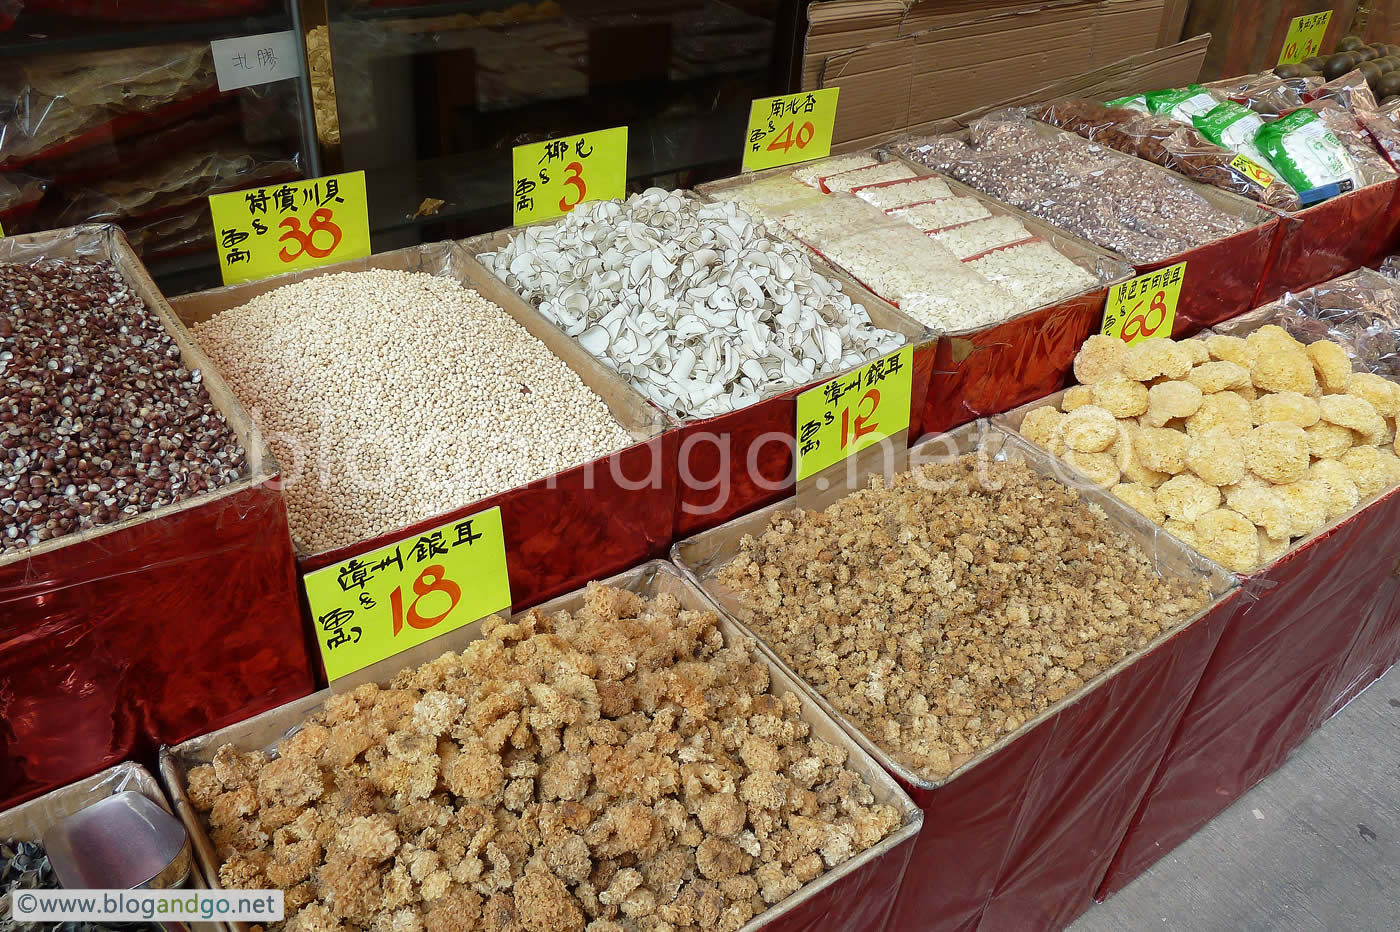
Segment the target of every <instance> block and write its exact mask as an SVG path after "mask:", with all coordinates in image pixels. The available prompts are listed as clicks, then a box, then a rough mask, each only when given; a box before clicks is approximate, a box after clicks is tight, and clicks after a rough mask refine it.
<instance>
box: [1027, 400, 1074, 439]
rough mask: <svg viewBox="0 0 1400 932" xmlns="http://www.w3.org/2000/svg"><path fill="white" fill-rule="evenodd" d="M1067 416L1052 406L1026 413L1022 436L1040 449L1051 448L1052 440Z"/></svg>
mask: <svg viewBox="0 0 1400 932" xmlns="http://www.w3.org/2000/svg"><path fill="white" fill-rule="evenodd" d="M1064 419H1065V416H1064V415H1063V414H1061V413H1060V412H1059V411H1056V410H1055V409H1054V408H1053V407H1051V406H1050V405H1046V406H1045V407H1043V408H1036V409H1034V410H1033V411H1028V412H1026V417H1025V419H1024V420H1022V421H1021V436H1022V437H1025V438H1026V439H1027V440H1029V441H1030V442H1031V443H1033V444H1035V445H1036V446H1038V447H1044V448H1046V449H1049V448H1050V442H1051V439H1052V438H1053V437H1054V436H1055V434H1056V432H1057V431H1059V430H1060V429H1061V427H1062V424H1063V422H1064Z"/></svg>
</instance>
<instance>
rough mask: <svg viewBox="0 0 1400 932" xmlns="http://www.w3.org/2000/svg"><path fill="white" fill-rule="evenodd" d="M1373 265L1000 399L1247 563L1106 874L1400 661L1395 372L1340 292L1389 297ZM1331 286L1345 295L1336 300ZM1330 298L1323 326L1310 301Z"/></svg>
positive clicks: (1180, 535)
mask: <svg viewBox="0 0 1400 932" xmlns="http://www.w3.org/2000/svg"><path fill="white" fill-rule="evenodd" d="M1349 277H1350V278H1353V279H1355V278H1356V276H1349ZM1361 277H1362V278H1364V279H1365V281H1364V282H1362V283H1360V284H1358V283H1356V282H1355V281H1353V282H1352V283H1351V285H1352V287H1350V288H1341V287H1338V286H1337V285H1335V284H1333V283H1329V285H1328V286H1322V287H1320V288H1319V289H1315V291H1322V292H1325V294H1324V295H1323V296H1314V295H1310V294H1309V293H1307V292H1305V293H1303V294H1302V295H1300V296H1297V297H1294V296H1290V297H1289V298H1288V299H1286V301H1285V302H1284V303H1283V305H1270V306H1266V307H1264V308H1261V309H1259V310H1257V311H1254V312H1251V313H1250V314H1247V315H1244V316H1242V317H1239V318H1236V319H1235V320H1232V321H1228V322H1226V323H1224V324H1220V325H1218V326H1217V327H1216V328H1214V330H1213V331H1212V332H1211V333H1210V334H1208V335H1206V334H1203V335H1202V336H1201V337H1198V338H1197V339H1193V340H1185V341H1180V342H1171V341H1166V340H1151V341H1147V342H1145V343H1142V344H1138V345H1137V346H1134V347H1131V348H1124V347H1123V346H1122V344H1120V343H1116V342H1115V341H1112V340H1109V339H1108V338H1104V337H1095V338H1093V339H1092V340H1091V341H1090V342H1089V343H1087V344H1086V345H1085V348H1084V350H1083V352H1082V353H1081V354H1080V357H1079V358H1078V359H1077V360H1076V364H1075V371H1076V374H1077V376H1078V377H1079V379H1080V383H1081V384H1079V385H1076V386H1074V387H1072V388H1070V389H1068V390H1066V391H1065V392H1063V393H1061V394H1059V395H1056V396H1051V397H1050V398H1047V399H1045V400H1044V402H1042V403H1039V404H1033V405H1028V406H1026V407H1024V408H1022V409H1019V410H1017V411H1014V412H1011V413H1009V414H1008V415H1006V416H1005V417H1004V418H1001V419H999V422H1000V423H1002V424H1004V425H1005V426H1006V427H1007V429H1011V430H1018V431H1019V432H1020V433H1021V434H1022V435H1023V436H1025V437H1026V438H1028V439H1030V440H1032V441H1033V442H1035V443H1037V444H1040V445H1042V446H1044V447H1046V448H1048V449H1049V450H1051V451H1053V452H1054V453H1055V454H1056V455H1057V456H1059V457H1061V458H1062V460H1063V462H1064V463H1065V464H1066V466H1067V468H1070V469H1073V470H1074V471H1075V472H1076V474H1078V475H1079V476H1081V477H1082V478H1083V479H1085V480H1087V481H1092V482H1094V483H1096V484H1098V485H1100V486H1102V487H1104V488H1107V489H1109V490H1110V491H1111V493H1112V494H1113V495H1115V496H1116V497H1118V498H1119V499H1121V500H1122V501H1124V502H1126V503H1128V504H1129V505H1131V506H1132V507H1133V508H1134V509H1136V510H1138V511H1139V512H1140V513H1141V514H1142V515H1143V516H1145V517H1146V518H1148V519H1149V520H1150V521H1152V522H1153V523H1154V524H1156V525H1159V526H1161V528H1162V529H1163V531H1165V532H1168V533H1170V534H1171V535H1172V536H1174V537H1175V538H1177V539H1178V540H1181V541H1183V542H1185V543H1187V544H1188V545H1189V546H1191V547H1193V548H1195V549H1196V550H1197V551H1199V552H1200V553H1203V554H1206V555H1209V556H1211V557H1213V558H1214V559H1217V560H1219V561H1220V562H1221V563H1222V564H1224V565H1225V566H1227V567H1229V568H1230V569H1232V570H1235V571H1237V572H1239V573H1241V574H1243V575H1242V586H1243V591H1244V594H1245V596H1246V597H1247V598H1246V600H1245V604H1244V607H1243V609H1242V610H1241V611H1240V612H1239V613H1238V617H1237V618H1236V619H1235V621H1234V622H1233V623H1232V624H1231V626H1230V628H1229V629H1228V630H1227V631H1226V633H1225V635H1224V636H1223V637H1222V638H1221V640H1220V643H1219V645H1218V646H1217V647H1216V650H1215V653H1214V655H1213V656H1212V658H1211V662H1210V665H1209V667H1208V668H1207V669H1206V671H1205V674H1204V676H1203V677H1202V679H1201V682H1200V685H1199V686H1198V687H1197V689H1196V691H1195V694H1194V695H1193V696H1192V698H1191V703H1190V705H1189V706H1188V708H1187V710H1186V713H1185V715H1184V716H1183V717H1182V720H1181V724H1180V725H1179V726H1178V728H1177V730H1176V734H1175V735H1174V736H1173V738H1172V742H1171V745H1170V747H1169V748H1168V750H1167V754H1166V757H1165V758H1164V760H1163V762H1162V764H1161V767H1160V768H1159V770H1158V772H1157V775H1156V776H1155V778H1154V780H1153V785H1152V789H1151V790H1150V792H1149V794H1148V797H1147V799H1146V800H1145V801H1144V803H1143V806H1142V809H1141V810H1140V811H1139V813H1138V814H1137V816H1136V817H1135V820H1134V825H1133V828H1132V830H1131V831H1130V832H1129V834H1128V836H1127V840H1126V841H1125V844H1124V847H1123V849H1122V850H1121V851H1120V852H1119V854H1118V856H1117V858H1116V860H1115V864H1114V868H1113V870H1112V871H1111V872H1110V873H1109V875H1108V878H1107V880H1106V881H1105V886H1104V890H1103V892H1104V893H1111V892H1113V891H1115V890H1117V889H1120V888H1121V887H1122V886H1123V885H1124V884H1126V883H1127V882H1128V881H1129V880H1131V879H1132V878H1133V877H1135V876H1137V875H1138V874H1140V873H1141V872H1142V871H1143V870H1144V869H1146V867H1147V866H1149V865H1150V864H1151V863H1152V862H1153V861H1155V860H1156V859H1157V858H1159V857H1161V856H1162V855H1163V854H1165V853H1166V852H1167V851H1169V850H1171V848H1172V847H1174V846H1175V845H1176V844H1178V843H1180V842H1181V841H1183V840H1185V839H1186V838H1187V837H1188V836H1189V835H1191V834H1192V833H1193V832H1194V831H1195V830H1196V829H1198V828H1199V827H1200V826H1202V825H1204V824H1205V823H1206V822H1207V821H1209V819H1210V818H1212V817H1213V816H1214V815H1215V814H1217V813H1218V812H1220V811H1221V810H1222V809H1224V808H1225V807H1226V806H1228V805H1229V804H1230V802H1231V801H1233V800H1234V799H1236V798H1238V796H1239V795H1240V794H1242V793H1243V792H1244V791H1245V790H1247V789H1249V788H1250V787H1251V786H1253V785H1254V784H1255V783H1257V782H1258V781H1259V780H1261V779H1263V777H1265V776H1267V775H1268V774H1269V773H1270V772H1272V771H1273V770H1274V769H1275V768H1277V767H1278V766H1279V765H1280V764H1281V763H1282V762H1283V761H1284V759H1286V758H1287V756H1288V754H1289V753H1290V752H1291V751H1292V750H1294V749H1295V748H1297V747H1298V745H1300V744H1301V743H1302V741H1303V739H1304V738H1306V737H1307V736H1308V734H1310V733H1311V732H1312V731H1313V730H1314V729H1315V728H1317V727H1318V725H1320V724H1321V723H1322V721H1324V720H1325V719H1326V718H1327V717H1328V716H1330V715H1331V714H1332V713H1333V712H1335V711H1336V709H1337V708H1339V707H1340V705H1341V704H1344V702H1345V700H1346V699H1349V698H1351V697H1352V696H1354V695H1355V694H1356V693H1357V692H1359V690H1360V689H1361V688H1364V686H1365V685H1367V684H1369V683H1370V682H1371V681H1373V680H1374V679H1375V678H1376V677H1377V676H1379V675H1380V673H1381V672H1383V671H1384V669H1385V668H1386V667H1388V666H1389V665H1390V663H1392V662H1393V661H1394V658H1395V653H1396V648H1397V639H1400V631H1397V625H1400V621H1397V618H1400V615H1397V609H1400V585H1397V582H1396V579H1395V577H1394V567H1395V564H1396V561H1397V560H1400V513H1397V511H1396V509H1397V508H1400V493H1397V490H1396V486H1397V485H1400V457H1397V456H1396V454H1395V447H1394V445H1395V434H1394V418H1395V414H1396V413H1397V412H1400V383H1397V382H1395V381H1392V380H1391V379H1388V378H1386V377H1385V376H1383V375H1380V374H1378V372H1377V371H1376V370H1377V369H1380V370H1381V371H1387V370H1385V369H1384V366H1386V365H1388V363H1385V362H1382V361H1380V360H1378V359H1377V358H1376V357H1375V356H1374V355H1372V356H1366V355H1364V354H1359V353H1358V351H1357V341H1355V340H1354V339H1351V338H1349V336H1348V323H1347V319H1346V318H1347V316H1348V315H1347V314H1346V313H1344V312H1342V313H1339V309H1338V308H1336V307H1335V305H1336V304H1337V303H1342V304H1344V305H1345V304H1346V303H1350V299H1353V298H1356V297H1357V296H1358V295H1365V296H1366V298H1367V303H1368V304H1369V305H1370V306H1372V307H1376V306H1378V305H1379V303H1380V302H1390V306H1392V307H1393V306H1394V302H1395V300H1396V294H1395V291H1394V282H1393V281H1391V280H1390V279H1387V278H1384V277H1383V276H1380V275H1376V274H1375V273H1370V272H1367V273H1363V274H1362V276H1361ZM1338 292H1342V293H1344V294H1345V295H1346V298H1347V300H1344V301H1342V302H1336V301H1329V300H1328V296H1331V295H1335V294H1336V293H1338ZM1319 304H1322V305H1326V304H1332V305H1334V306H1333V307H1331V308H1330V309H1329V308H1323V309H1322V310H1321V311H1319ZM1357 313H1358V311H1357V310H1354V309H1353V310H1351V316H1355V315H1356V314H1357ZM1327 314H1331V315H1332V316H1331V317H1330V318H1329V319H1330V322H1331V329H1329V324H1328V323H1327V322H1325V321H1324V320H1323V319H1320V316H1317V315H1327ZM1281 325H1283V326H1281ZM1372 336H1378V334H1372ZM1332 337H1336V339H1333V338H1332ZM1366 359H1371V360H1374V362H1373V363H1372V364H1369V365H1368V364H1367V363H1366V362H1365V361H1364V360H1366ZM1148 382H1150V383H1151V384H1150V386H1149V384H1148ZM1105 440H1106V441H1107V444H1106V445H1103V444H1102V443H1101V441H1105ZM1095 448H1098V449H1097V450H1096V449H1095ZM1357 553H1368V554H1375V555H1376V557H1375V558H1374V559H1366V560H1357V559H1355V554H1357Z"/></svg>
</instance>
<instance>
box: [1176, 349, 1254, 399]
mask: <svg viewBox="0 0 1400 932" xmlns="http://www.w3.org/2000/svg"><path fill="white" fill-rule="evenodd" d="M1189 342H1191V343H1199V342H1200V341H1199V340H1191V341H1189ZM1186 378H1187V380H1188V381H1189V382H1190V383H1191V384H1192V385H1194V386H1196V387H1197V388H1199V389H1200V390H1201V391H1203V392H1205V393H1206V394H1207V395H1213V394H1215V393H1216V392H1223V391H1230V390H1231V389H1237V388H1247V387H1248V386H1249V384H1250V375H1249V370H1248V369H1246V368H1245V367H1244V366H1242V365H1240V364H1239V363H1236V362H1204V363H1201V364H1200V365H1198V366H1196V367H1195V368H1194V369H1192V370H1191V372H1190V374H1188V375H1187V376H1186Z"/></svg>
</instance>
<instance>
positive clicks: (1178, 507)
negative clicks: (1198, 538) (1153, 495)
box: [1157, 473, 1220, 522]
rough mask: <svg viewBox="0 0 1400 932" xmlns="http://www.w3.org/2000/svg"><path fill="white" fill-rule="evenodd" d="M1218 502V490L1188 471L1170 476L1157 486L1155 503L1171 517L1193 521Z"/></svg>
mask: <svg viewBox="0 0 1400 932" xmlns="http://www.w3.org/2000/svg"><path fill="white" fill-rule="evenodd" d="M1219 504H1220V490H1219V489H1217V488H1216V487H1215V486H1213V485H1207V484H1206V483H1204V482H1202V481H1201V480H1200V479H1199V478H1197V477H1196V476H1193V475H1191V474H1190V473H1182V474H1181V475H1179V476H1172V477H1171V478H1170V479H1168V480H1167V481H1166V482H1164V483H1162V484H1161V485H1160V486H1159V487H1158V488H1157V505H1158V506H1159V507H1160V508H1161V509H1162V512H1163V514H1165V515H1167V516H1168V517H1171V518H1180V519H1181V520H1183V521H1192V522H1194V521H1195V520H1196V519H1197V518H1199V517H1200V516H1201V515H1203V514H1205V513H1206V512H1208V511H1210V510H1211V509H1212V508H1215V507H1216V506H1218V505H1219Z"/></svg>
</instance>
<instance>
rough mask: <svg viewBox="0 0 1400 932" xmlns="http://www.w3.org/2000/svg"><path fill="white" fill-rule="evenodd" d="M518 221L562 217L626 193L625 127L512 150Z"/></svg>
mask: <svg viewBox="0 0 1400 932" xmlns="http://www.w3.org/2000/svg"><path fill="white" fill-rule="evenodd" d="M511 166H512V178H513V179H514V186H513V188H512V190H511V204H512V207H513V216H514V218H515V223H516V225H517V226H519V225H520V224H522V223H530V222H532V221H535V220H548V219H550V218H552V217H562V216H563V215H564V214H567V213H568V212H569V211H571V210H573V209H574V208H575V207H577V206H578V205H580V204H582V203H583V202H584V201H607V200H612V199H614V198H623V197H626V196H627V127H625V126H618V127H614V128H613V129H600V130H597V131H595V132H592V133H583V134H581V135H578V136H564V137H562V138H560V139H550V140H548V141H546V142H532V143H529V144H528V145H524V146H516V147H515V149H514V150H513V151H512V152H511Z"/></svg>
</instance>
